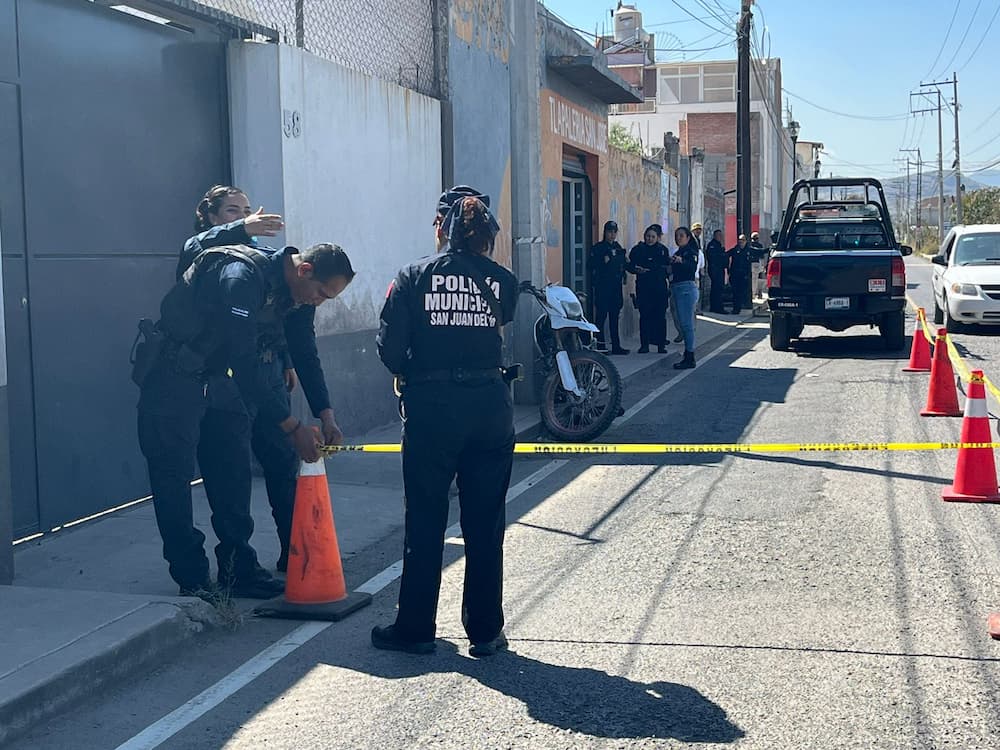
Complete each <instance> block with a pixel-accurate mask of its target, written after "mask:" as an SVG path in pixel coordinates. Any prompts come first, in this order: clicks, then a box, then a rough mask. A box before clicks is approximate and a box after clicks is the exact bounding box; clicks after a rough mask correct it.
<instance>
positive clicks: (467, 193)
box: [372, 186, 518, 656]
mask: <svg viewBox="0 0 1000 750" xmlns="http://www.w3.org/2000/svg"><path fill="white" fill-rule="evenodd" d="M435 226H437V228H438V248H439V249H441V248H442V247H443V245H444V241H447V242H448V249H447V250H446V251H445V252H444V253H441V254H439V255H434V256H431V257H429V258H425V259H423V260H421V261H418V262H417V263H415V264H413V265H411V266H408V267H406V268H404V269H403V270H402V271H400V273H399V275H398V276H397V277H396V280H395V281H394V282H393V284H392V286H391V287H390V288H389V294H388V297H387V299H386V301H385V306H384V308H383V309H382V317H381V325H380V328H379V334H378V351H379V356H380V357H381V359H382V362H383V363H384V364H385V366H386V367H387V368H388V369H389V370H390V371H391V372H392V373H393V374H394V375H396V376H398V377H399V378H400V382H401V385H402V394H403V395H402V404H403V415H404V418H403V484H404V490H405V494H406V510H405V513H406V517H405V527H406V539H405V545H404V546H405V550H404V557H403V577H402V582H401V586H400V591H399V612H398V614H397V616H396V621H395V623H394V624H392V625H389V626H386V627H376V628H375V629H374V630H373V631H372V644H373V645H374V646H375V647H376V648H382V649H391V650H396V651H407V652H411V653H429V652H431V651H433V650H434V646H435V644H434V636H435V628H436V623H435V618H436V615H437V604H438V593H439V589H440V586H441V558H442V554H443V550H444V533H445V527H446V526H447V524H448V489H449V487H450V485H451V482H452V480H453V479H455V477H456V476H457V477H458V489H459V501H460V505H461V524H462V535H463V537H464V539H465V561H466V570H465V590H464V597H463V604H462V622H463V624H464V626H465V631H466V633H467V634H468V636H469V640H470V641H471V642H472V647H471V648H470V650H469V653H470V654H472V655H473V656H488V655H491V654H493V653H495V652H496V651H497V650H498V649H503V648H506V646H507V641H506V638H505V637H504V633H503V624H504V620H503V611H502V605H501V595H502V588H503V535H504V526H505V518H504V502H505V498H506V495H507V487H508V486H509V484H510V472H511V464H512V462H513V450H514V418H513V404H512V401H511V394H510V389H509V387H508V385H507V384H506V382H505V381H504V378H503V372H502V369H501V333H500V330H501V327H502V326H503V325H504V324H505V323H508V322H509V321H511V320H512V319H513V317H514V309H515V307H516V304H517V294H518V289H517V279H516V278H515V277H514V275H513V274H511V272H510V271H508V270H507V269H505V268H503V267H502V266H500V265H498V264H497V263H494V262H493V261H492V260H491V259H490V258H489V257H487V256H488V255H489V254H490V253H491V252H492V250H493V241H494V239H495V237H496V235H497V232H498V231H499V229H500V227H499V225H498V224H497V222H496V219H495V218H494V217H493V215H492V214H491V213H490V210H489V198H488V197H487V196H484V195H481V194H479V193H477V192H476V191H475V190H473V189H471V188H468V187H464V186H462V187H457V188H452V190H449V191H448V192H446V193H444V194H443V195H442V196H441V201H440V203H439V206H438V218H437V219H436V220H435Z"/></svg>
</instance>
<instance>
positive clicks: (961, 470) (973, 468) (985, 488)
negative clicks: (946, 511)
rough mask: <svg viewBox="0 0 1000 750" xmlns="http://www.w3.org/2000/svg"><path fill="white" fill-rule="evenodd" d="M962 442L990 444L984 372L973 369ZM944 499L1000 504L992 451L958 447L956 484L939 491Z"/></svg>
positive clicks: (963, 422) (966, 401) (963, 421)
mask: <svg viewBox="0 0 1000 750" xmlns="http://www.w3.org/2000/svg"><path fill="white" fill-rule="evenodd" d="M961 441H962V442H963V443H992V442H993V438H992V436H991V435H990V415H989V410H988V409H987V406H986V385H985V383H984V381H983V371H982V370H973V371H972V381H971V382H970V383H969V395H968V398H966V400H965V419H963V420H962V437H961ZM941 498H942V499H944V500H953V501H960V502H966V503H1000V492H998V491H997V467H996V463H995V462H994V460H993V449H992V448H959V449H958V464H957V465H956V466H955V483H954V484H952V485H949V486H948V487H945V488H944V490H942V492H941Z"/></svg>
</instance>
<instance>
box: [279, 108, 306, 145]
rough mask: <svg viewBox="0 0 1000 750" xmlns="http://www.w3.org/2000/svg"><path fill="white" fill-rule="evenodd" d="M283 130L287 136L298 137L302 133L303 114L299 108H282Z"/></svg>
mask: <svg viewBox="0 0 1000 750" xmlns="http://www.w3.org/2000/svg"><path fill="white" fill-rule="evenodd" d="M282 130H283V131H284V132H285V138H298V137H299V136H300V135H302V115H301V114H299V112H298V111H297V110H291V109H286V110H282Z"/></svg>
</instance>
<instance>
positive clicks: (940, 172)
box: [910, 81, 951, 244]
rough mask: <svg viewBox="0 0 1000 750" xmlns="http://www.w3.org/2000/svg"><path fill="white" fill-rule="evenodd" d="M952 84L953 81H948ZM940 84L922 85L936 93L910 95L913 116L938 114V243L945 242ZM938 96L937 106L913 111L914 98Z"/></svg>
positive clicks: (921, 92) (926, 92) (919, 92)
mask: <svg viewBox="0 0 1000 750" xmlns="http://www.w3.org/2000/svg"><path fill="white" fill-rule="evenodd" d="M948 83H951V81H948ZM939 85H940V84H937V83H923V84H921V89H927V88H930V87H933V88H934V91H933V92H931V91H926V90H921V91H917V92H915V93H912V94H910V106H911V110H910V112H911V114H921V113H924V112H935V111H936V112H937V116H938V243H939V244H940V243H943V242H944V130H943V125H942V120H941V108H942V106H941V89H939V88H937V87H938V86H939ZM932 93H933V94H935V95H936V96H937V106H936V107H931V108H928V109H916V110H914V109H912V106H913V97H914V96H920V97H925V98H926V97H928V96H930V95H931V94H932Z"/></svg>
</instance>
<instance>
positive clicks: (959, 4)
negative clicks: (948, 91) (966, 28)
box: [924, 0, 962, 78]
mask: <svg viewBox="0 0 1000 750" xmlns="http://www.w3.org/2000/svg"><path fill="white" fill-rule="evenodd" d="M960 7H962V0H957V2H956V3H955V12H954V13H952V14H951V23H949V24H948V31H946V32H945V35H944V39H943V40H942V41H941V48H940V49H939V50H938V53H937V57H935V58H934V62H932V63H931V67H930V70H928V71H927V72H926V73H925V74H924V78H927V77H929V76H930V74H931V73H933V72H934V66H935V65H937V64H938V60H940V59H941V53H942V52H944V48H945V47H946V46H947V44H948V38H949V37H950V36H951V30H952V27H954V25H955V19H956V18H958V9H959V8H960Z"/></svg>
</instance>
